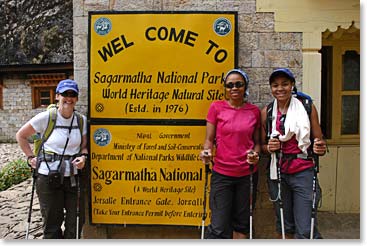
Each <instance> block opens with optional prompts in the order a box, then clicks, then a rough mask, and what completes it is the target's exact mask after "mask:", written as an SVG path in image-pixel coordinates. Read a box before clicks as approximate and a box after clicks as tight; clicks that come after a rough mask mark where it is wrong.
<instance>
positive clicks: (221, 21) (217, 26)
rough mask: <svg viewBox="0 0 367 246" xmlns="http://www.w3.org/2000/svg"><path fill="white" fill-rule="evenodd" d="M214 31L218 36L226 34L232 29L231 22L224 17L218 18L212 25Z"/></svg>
mask: <svg viewBox="0 0 367 246" xmlns="http://www.w3.org/2000/svg"><path fill="white" fill-rule="evenodd" d="M213 29H214V32H215V33H216V34H218V35H219V36H226V35H227V34H228V33H230V32H231V30H232V25H231V22H230V21H229V20H228V19H226V18H223V17H222V18H218V19H216V20H215V22H214V25H213Z"/></svg>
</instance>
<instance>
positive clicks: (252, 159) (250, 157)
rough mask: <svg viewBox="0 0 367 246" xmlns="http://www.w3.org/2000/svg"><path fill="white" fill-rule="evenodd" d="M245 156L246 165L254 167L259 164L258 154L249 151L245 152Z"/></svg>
mask: <svg viewBox="0 0 367 246" xmlns="http://www.w3.org/2000/svg"><path fill="white" fill-rule="evenodd" d="M246 154H247V163H248V164H250V165H256V164H257V163H258V162H259V159H260V156H259V153H257V152H256V151H254V150H252V149H250V150H248V151H247V152H246Z"/></svg>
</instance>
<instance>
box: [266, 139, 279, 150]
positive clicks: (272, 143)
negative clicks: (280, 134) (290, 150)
mask: <svg viewBox="0 0 367 246" xmlns="http://www.w3.org/2000/svg"><path fill="white" fill-rule="evenodd" d="M278 150H280V141H279V139H278V138H271V139H269V141H268V152H269V153H273V152H275V151H278Z"/></svg>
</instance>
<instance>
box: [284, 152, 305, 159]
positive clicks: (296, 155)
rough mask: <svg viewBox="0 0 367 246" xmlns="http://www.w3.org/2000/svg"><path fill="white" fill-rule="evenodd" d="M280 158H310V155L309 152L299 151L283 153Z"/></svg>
mask: <svg viewBox="0 0 367 246" xmlns="http://www.w3.org/2000/svg"><path fill="white" fill-rule="evenodd" d="M282 158H283V159H286V160H294V159H303V160H312V156H311V155H309V154H305V153H300V154H286V153H283V155H282Z"/></svg>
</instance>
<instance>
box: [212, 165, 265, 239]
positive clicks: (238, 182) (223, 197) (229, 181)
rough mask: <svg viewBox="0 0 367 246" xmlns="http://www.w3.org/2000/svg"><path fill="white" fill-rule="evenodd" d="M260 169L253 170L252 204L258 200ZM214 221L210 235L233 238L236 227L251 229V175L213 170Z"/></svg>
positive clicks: (237, 228)
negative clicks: (237, 174) (231, 174)
mask: <svg viewBox="0 0 367 246" xmlns="http://www.w3.org/2000/svg"><path fill="white" fill-rule="evenodd" d="M257 181H258V173H257V172H256V173H254V174H253V200H252V201H253V208H255V201H256V187H257ZM209 205H210V209H211V221H210V225H209V226H208V231H207V234H206V237H205V238H207V239H219V238H222V239H230V238H232V235H233V231H236V232H240V233H243V234H246V233H249V231H250V220H249V217H250V175H248V176H244V177H239V178H237V177H229V176H225V175H221V174H219V173H216V172H215V171H212V176H211V180H210V203H209Z"/></svg>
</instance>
